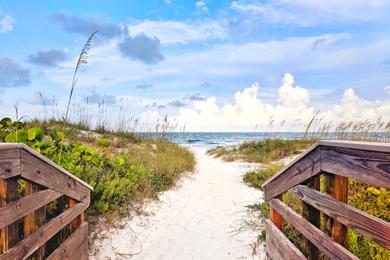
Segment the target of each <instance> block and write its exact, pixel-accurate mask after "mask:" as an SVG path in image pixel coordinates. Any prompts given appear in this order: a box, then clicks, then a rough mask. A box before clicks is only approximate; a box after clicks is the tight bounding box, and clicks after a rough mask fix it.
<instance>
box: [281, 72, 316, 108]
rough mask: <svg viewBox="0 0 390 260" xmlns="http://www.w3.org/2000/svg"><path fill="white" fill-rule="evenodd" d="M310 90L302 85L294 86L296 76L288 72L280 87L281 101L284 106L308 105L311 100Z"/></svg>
mask: <svg viewBox="0 0 390 260" xmlns="http://www.w3.org/2000/svg"><path fill="white" fill-rule="evenodd" d="M309 99H310V95H309V91H308V90H307V89H305V88H302V87H294V77H293V76H292V75H291V74H290V73H286V75H284V78H283V80H282V86H281V87H280V88H279V102H280V104H282V105H284V106H301V105H304V106H306V105H307V103H308V102H309Z"/></svg>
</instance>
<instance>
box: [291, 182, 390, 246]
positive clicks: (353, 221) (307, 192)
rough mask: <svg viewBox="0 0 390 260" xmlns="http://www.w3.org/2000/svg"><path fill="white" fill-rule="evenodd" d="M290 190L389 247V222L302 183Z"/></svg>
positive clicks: (341, 221) (331, 215)
mask: <svg viewBox="0 0 390 260" xmlns="http://www.w3.org/2000/svg"><path fill="white" fill-rule="evenodd" d="M290 192H292V193H293V194H295V195H297V196H299V197H300V198H301V199H302V200H303V201H305V202H306V203H308V204H310V205H312V206H313V207H316V208H317V209H319V210H321V211H322V212H324V213H325V214H327V215H328V216H330V217H332V218H334V219H335V220H337V221H338V222H340V223H342V224H344V225H346V226H348V227H349V228H352V229H354V230H356V231H357V232H359V233H361V234H362V235H364V236H367V237H368V238H370V239H372V240H374V241H375V242H377V243H378V244H380V245H381V246H383V247H385V248H388V249H390V223H388V222H386V221H384V220H382V219H380V218H377V217H374V216H371V215H369V214H367V213H366V212H363V211H361V210H358V209H356V208H354V207H351V206H349V205H347V204H344V203H342V202H340V201H337V200H336V199H334V198H332V197H330V196H329V195H327V194H324V193H321V192H318V191H315V190H313V189H310V188H308V187H306V186H303V185H298V186H296V187H294V188H292V189H291V190H290Z"/></svg>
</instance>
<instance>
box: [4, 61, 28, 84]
mask: <svg viewBox="0 0 390 260" xmlns="http://www.w3.org/2000/svg"><path fill="white" fill-rule="evenodd" d="M30 82H31V73H30V70H28V69H25V68H22V67H21V66H20V65H19V64H18V63H16V62H15V61H14V60H12V59H8V58H2V59H0V88H13V87H24V86H27V85H28V84H30Z"/></svg>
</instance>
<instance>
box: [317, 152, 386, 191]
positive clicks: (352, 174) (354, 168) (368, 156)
mask: <svg viewBox="0 0 390 260" xmlns="http://www.w3.org/2000/svg"><path fill="white" fill-rule="evenodd" d="M321 169H322V170H323V171H325V172H329V173H332V174H335V175H339V176H343V177H348V178H353V179H356V180H359V181H362V182H365V183H369V184H373V185H377V186H380V187H384V188H388V189H390V153H384V152H375V151H365V150H357V149H350V148H340V147H327V146H324V147H322V149H321Z"/></svg>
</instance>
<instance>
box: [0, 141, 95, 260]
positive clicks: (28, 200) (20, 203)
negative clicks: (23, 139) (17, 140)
mask: <svg viewBox="0 0 390 260" xmlns="http://www.w3.org/2000/svg"><path fill="white" fill-rule="evenodd" d="M91 189H92V188H91V187H90V186H89V185H88V184H86V183H84V182H83V181H82V180H80V179H78V178H77V177H75V176H73V175H72V174H70V173H69V172H67V171H66V170H64V169H62V168H61V167H59V166H58V165H56V164H55V163H53V162H52V161H50V160H48V159H47V158H46V157H44V156H42V155H40V154H38V153H36V152H35V151H33V150H32V149H30V148H29V147H27V146H26V145H23V144H6V143H0V203H1V204H0V205H1V208H0V259H87V258H88V226H87V222H85V221H84V211H85V209H87V208H88V206H89V203H90V190H91Z"/></svg>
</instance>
